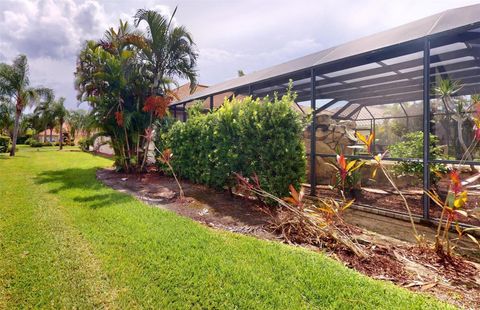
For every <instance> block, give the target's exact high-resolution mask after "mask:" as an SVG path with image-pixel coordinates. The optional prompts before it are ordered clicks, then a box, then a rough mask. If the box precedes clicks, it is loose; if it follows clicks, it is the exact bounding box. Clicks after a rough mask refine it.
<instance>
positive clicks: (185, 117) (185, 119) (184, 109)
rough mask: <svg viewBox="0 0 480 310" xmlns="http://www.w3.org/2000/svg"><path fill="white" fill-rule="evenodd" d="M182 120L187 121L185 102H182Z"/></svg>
mask: <svg viewBox="0 0 480 310" xmlns="http://www.w3.org/2000/svg"><path fill="white" fill-rule="evenodd" d="M183 121H184V122H186V121H187V104H186V103H184V104H183Z"/></svg>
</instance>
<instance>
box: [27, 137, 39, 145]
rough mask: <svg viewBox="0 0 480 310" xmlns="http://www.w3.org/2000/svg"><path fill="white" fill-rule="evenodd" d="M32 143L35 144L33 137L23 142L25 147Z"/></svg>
mask: <svg viewBox="0 0 480 310" xmlns="http://www.w3.org/2000/svg"><path fill="white" fill-rule="evenodd" d="M32 142H37V140H35V138H33V137H31V138H28V139H27V140H25V144H26V145H30V144H31V143H32Z"/></svg>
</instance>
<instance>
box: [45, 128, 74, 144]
mask: <svg viewBox="0 0 480 310" xmlns="http://www.w3.org/2000/svg"><path fill="white" fill-rule="evenodd" d="M59 129H60V128H53V129H52V130H50V129H47V130H44V131H42V132H40V133H38V135H37V139H38V141H41V142H52V143H54V142H58V141H59V140H60V139H59V137H60V132H59ZM63 136H64V137H67V138H68V137H69V136H70V134H69V127H68V126H67V124H64V125H63Z"/></svg>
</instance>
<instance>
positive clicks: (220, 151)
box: [157, 93, 306, 197]
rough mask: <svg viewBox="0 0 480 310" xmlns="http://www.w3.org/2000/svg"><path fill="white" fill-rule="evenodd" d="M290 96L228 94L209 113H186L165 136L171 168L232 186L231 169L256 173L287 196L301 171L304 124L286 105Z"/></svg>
mask: <svg viewBox="0 0 480 310" xmlns="http://www.w3.org/2000/svg"><path fill="white" fill-rule="evenodd" d="M294 100H295V98H294V96H292V95H291V94H290V93H288V94H287V95H285V96H283V97H282V98H281V99H279V98H275V99H274V100H270V99H269V98H268V97H267V98H264V99H256V100H253V99H252V98H250V97H247V98H245V99H243V100H237V99H235V98H234V99H232V100H231V101H228V100H226V101H225V103H224V105H223V106H222V107H221V108H219V109H218V110H216V111H215V112H211V113H208V114H200V113H189V114H190V115H189V118H188V120H187V121H186V122H185V123H181V122H176V123H174V124H173V126H172V128H171V130H170V131H169V132H168V134H167V136H166V145H165V146H168V147H169V148H171V149H172V153H173V158H172V165H173V167H174V170H175V171H176V172H178V174H179V175H180V176H182V177H184V178H187V179H190V180H192V181H194V182H198V183H203V184H206V185H209V186H212V187H216V188H223V187H225V186H227V187H232V186H233V185H234V184H235V179H234V173H235V172H237V173H240V174H242V175H244V176H247V177H250V176H253V175H254V174H257V175H258V177H259V180H260V184H261V185H262V188H264V189H265V190H266V191H268V192H270V193H272V194H274V195H277V196H279V197H284V196H286V195H288V186H289V185H290V184H292V185H294V186H295V187H296V188H299V186H300V183H301V181H302V180H303V178H304V176H305V171H306V160H305V146H304V144H303V140H302V132H303V129H304V124H303V122H302V119H301V117H300V115H299V114H298V113H297V112H295V111H294V110H293V109H292V108H291V106H292V104H293V102H294ZM158 143H164V142H163V141H157V145H158ZM164 148H165V147H164Z"/></svg>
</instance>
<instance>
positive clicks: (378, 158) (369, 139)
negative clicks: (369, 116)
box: [356, 131, 423, 243]
mask: <svg viewBox="0 0 480 310" xmlns="http://www.w3.org/2000/svg"><path fill="white" fill-rule="evenodd" d="M356 135H357V138H358V140H360V141H361V142H362V143H363V144H364V146H365V147H366V149H367V152H368V154H369V155H370V156H372V159H373V160H374V161H375V163H376V167H375V169H374V170H373V174H372V178H375V175H376V173H377V170H378V169H380V170H381V171H382V172H383V174H384V175H385V177H386V178H387V180H388V182H389V183H390V184H391V185H392V187H393V188H394V189H395V191H396V192H397V193H398V194H399V195H400V197H401V198H402V200H403V203H404V205H405V208H406V209H407V213H408V217H409V219H410V224H411V225H412V230H413V234H414V237H415V239H416V240H417V242H419V243H423V237H422V236H420V235H419V234H418V232H417V228H416V226H415V222H414V220H413V214H412V211H411V209H410V206H409V205H408V201H407V199H406V198H405V196H404V195H403V193H402V192H401V191H400V189H399V188H398V186H397V184H396V183H395V182H394V181H393V178H392V176H391V175H390V173H389V172H388V170H387V169H386V168H385V166H384V165H383V162H382V160H383V157H384V156H385V155H386V152H385V153H383V154H377V155H374V154H373V153H372V143H373V141H374V138H375V135H374V133H371V134H370V135H368V136H364V135H362V134H361V133H360V132H358V131H357V133H356Z"/></svg>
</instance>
